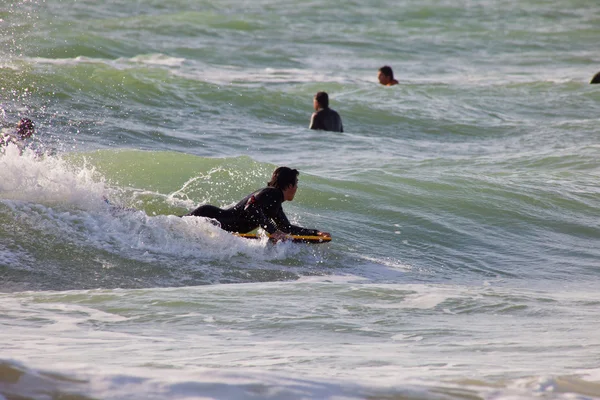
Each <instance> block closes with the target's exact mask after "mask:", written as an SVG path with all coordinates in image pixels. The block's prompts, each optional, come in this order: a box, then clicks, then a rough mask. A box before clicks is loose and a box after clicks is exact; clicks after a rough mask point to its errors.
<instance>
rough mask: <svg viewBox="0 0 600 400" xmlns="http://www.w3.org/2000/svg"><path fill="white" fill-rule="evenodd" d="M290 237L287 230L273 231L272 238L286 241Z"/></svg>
mask: <svg viewBox="0 0 600 400" xmlns="http://www.w3.org/2000/svg"><path fill="white" fill-rule="evenodd" d="M289 238H290V235H288V234H287V233H285V232H282V231H275V232H273V233H271V239H273V240H275V241H277V242H279V241H280V240H281V241H283V242H285V241H286V240H288V239H289Z"/></svg>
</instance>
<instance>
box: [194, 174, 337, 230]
mask: <svg viewBox="0 0 600 400" xmlns="http://www.w3.org/2000/svg"><path fill="white" fill-rule="evenodd" d="M298 174H299V172H298V170H296V169H291V168H288V167H279V168H277V169H276V170H275V171H274V172H273V176H272V177H271V181H269V183H268V184H267V185H268V186H267V187H266V188H263V189H260V190H257V191H256V192H254V193H251V194H249V195H248V196H246V197H244V198H243V199H242V200H241V201H240V202H239V203H237V204H236V205H235V206H233V207H231V208H228V209H225V210H224V209H222V208H219V207H215V206H212V205H210V204H205V205H203V206H200V207H198V208H196V209H195V210H194V211H192V212H191V213H189V214H187V215H188V216H195V217H205V218H212V219H215V220H217V221H218V222H219V224H220V226H221V228H222V229H224V230H226V231H229V232H238V233H247V232H250V231H252V230H254V229H256V228H258V227H261V228H263V229H264V230H266V231H267V232H269V233H270V234H271V238H273V239H275V240H286V239H287V237H288V235H289V234H292V235H310V236H324V237H331V235H330V234H329V233H328V232H321V231H318V230H316V229H306V228H302V227H299V226H295V225H292V224H291V223H290V221H289V220H288V219H287V217H286V216H285V213H284V212H283V208H282V207H281V204H282V203H283V202H284V201H286V200H287V201H292V200H294V195H295V194H296V190H297V189H298Z"/></svg>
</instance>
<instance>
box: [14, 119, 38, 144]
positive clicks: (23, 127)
mask: <svg viewBox="0 0 600 400" xmlns="http://www.w3.org/2000/svg"><path fill="white" fill-rule="evenodd" d="M34 133H35V125H34V123H33V121H32V120H30V119H29V118H21V120H20V121H19V122H18V123H17V134H18V135H19V138H20V139H27V138H29V137H31V135H33V134H34Z"/></svg>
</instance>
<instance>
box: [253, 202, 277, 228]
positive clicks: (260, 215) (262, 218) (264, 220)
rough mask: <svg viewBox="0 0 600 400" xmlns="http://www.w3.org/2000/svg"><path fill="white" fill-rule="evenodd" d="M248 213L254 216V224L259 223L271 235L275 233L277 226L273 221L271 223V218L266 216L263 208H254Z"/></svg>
mask: <svg viewBox="0 0 600 400" xmlns="http://www.w3.org/2000/svg"><path fill="white" fill-rule="evenodd" d="M248 211H249V212H250V213H251V215H252V220H253V222H255V223H258V225H259V226H260V227H261V228H263V229H264V230H265V231H267V232H269V233H275V231H276V230H277V226H276V225H275V224H274V223H273V221H271V218H269V217H268V216H267V215H266V214H265V212H264V211H263V209H262V208H261V207H257V206H252V208H251V209H250V210H248Z"/></svg>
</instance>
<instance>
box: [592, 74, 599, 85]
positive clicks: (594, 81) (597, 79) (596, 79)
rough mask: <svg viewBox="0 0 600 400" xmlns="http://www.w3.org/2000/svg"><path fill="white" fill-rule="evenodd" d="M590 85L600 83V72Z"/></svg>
mask: <svg viewBox="0 0 600 400" xmlns="http://www.w3.org/2000/svg"><path fill="white" fill-rule="evenodd" d="M590 83H600V72H597V73H596V75H594V77H593V78H592V81H591V82H590Z"/></svg>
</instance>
